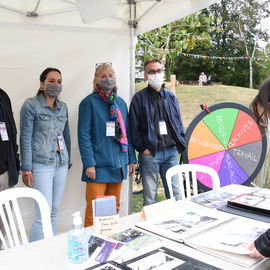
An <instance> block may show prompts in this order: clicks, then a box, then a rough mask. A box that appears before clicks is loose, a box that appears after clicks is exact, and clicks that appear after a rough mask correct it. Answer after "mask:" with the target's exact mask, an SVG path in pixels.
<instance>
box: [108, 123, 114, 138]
mask: <svg viewBox="0 0 270 270" xmlns="http://www.w3.org/2000/svg"><path fill="white" fill-rule="evenodd" d="M106 136H115V122H112V121H109V122H106Z"/></svg>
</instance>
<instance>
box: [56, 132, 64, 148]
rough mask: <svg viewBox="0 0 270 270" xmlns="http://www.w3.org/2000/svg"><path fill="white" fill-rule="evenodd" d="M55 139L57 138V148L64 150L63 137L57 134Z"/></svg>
mask: <svg viewBox="0 0 270 270" xmlns="http://www.w3.org/2000/svg"><path fill="white" fill-rule="evenodd" d="M57 140H58V145H59V149H60V150H64V149H65V144H64V140H63V137H62V136H61V135H59V136H57Z"/></svg>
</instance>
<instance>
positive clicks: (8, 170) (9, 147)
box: [0, 88, 20, 191]
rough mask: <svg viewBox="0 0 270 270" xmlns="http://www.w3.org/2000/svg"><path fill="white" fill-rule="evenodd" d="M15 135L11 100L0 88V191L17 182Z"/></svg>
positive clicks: (17, 155) (17, 156)
mask: <svg viewBox="0 0 270 270" xmlns="http://www.w3.org/2000/svg"><path fill="white" fill-rule="evenodd" d="M16 137H17V129H16V125H15V121H14V117H13V112H12V107H11V102H10V99H9V97H8V95H7V93H6V92H5V91H4V90H2V89H1V88H0V191H2V190H4V189H7V188H9V187H12V186H15V185H16V184H17V183H18V177H19V170H20V161H19V154H18V145H17V138H16Z"/></svg>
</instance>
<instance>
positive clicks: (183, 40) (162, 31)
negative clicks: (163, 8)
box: [137, 11, 211, 73]
mask: <svg viewBox="0 0 270 270" xmlns="http://www.w3.org/2000/svg"><path fill="white" fill-rule="evenodd" d="M209 26H210V19H209V16H208V15H207V13H205V12H202V11H200V12H197V13H194V14H192V15H190V16H187V17H185V18H183V19H181V20H178V21H175V22H173V23H170V24H168V25H165V26H163V27H160V28H157V29H155V30H152V31H150V32H147V33H144V34H142V35H139V36H138V43H137V57H138V59H141V60H143V61H145V60H146V59H148V58H151V57H158V58H160V59H162V60H163V62H164V64H165V67H166V70H167V71H168V72H169V73H170V70H171V65H172V63H173V61H174V59H175V58H176V57H177V55H178V54H179V53H180V52H182V51H186V50H193V49H194V48H195V47H197V46H203V47H206V48H208V47H210V46H211V42H210V35H209V32H208V29H209Z"/></svg>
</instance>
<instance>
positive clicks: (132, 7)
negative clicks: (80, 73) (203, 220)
mask: <svg viewBox="0 0 270 270" xmlns="http://www.w3.org/2000/svg"><path fill="white" fill-rule="evenodd" d="M129 5H130V21H129V26H130V57H129V59H130V71H129V72H130V92H129V93H130V94H129V103H130V101H131V98H132V96H133V95H134V94H135V50H136V24H137V23H136V2H135V1H134V0H130V1H129ZM129 180H130V181H129V184H128V191H129V196H128V214H129V215H130V214H131V213H132V194H133V193H132V191H133V176H131V177H130V179H129Z"/></svg>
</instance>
